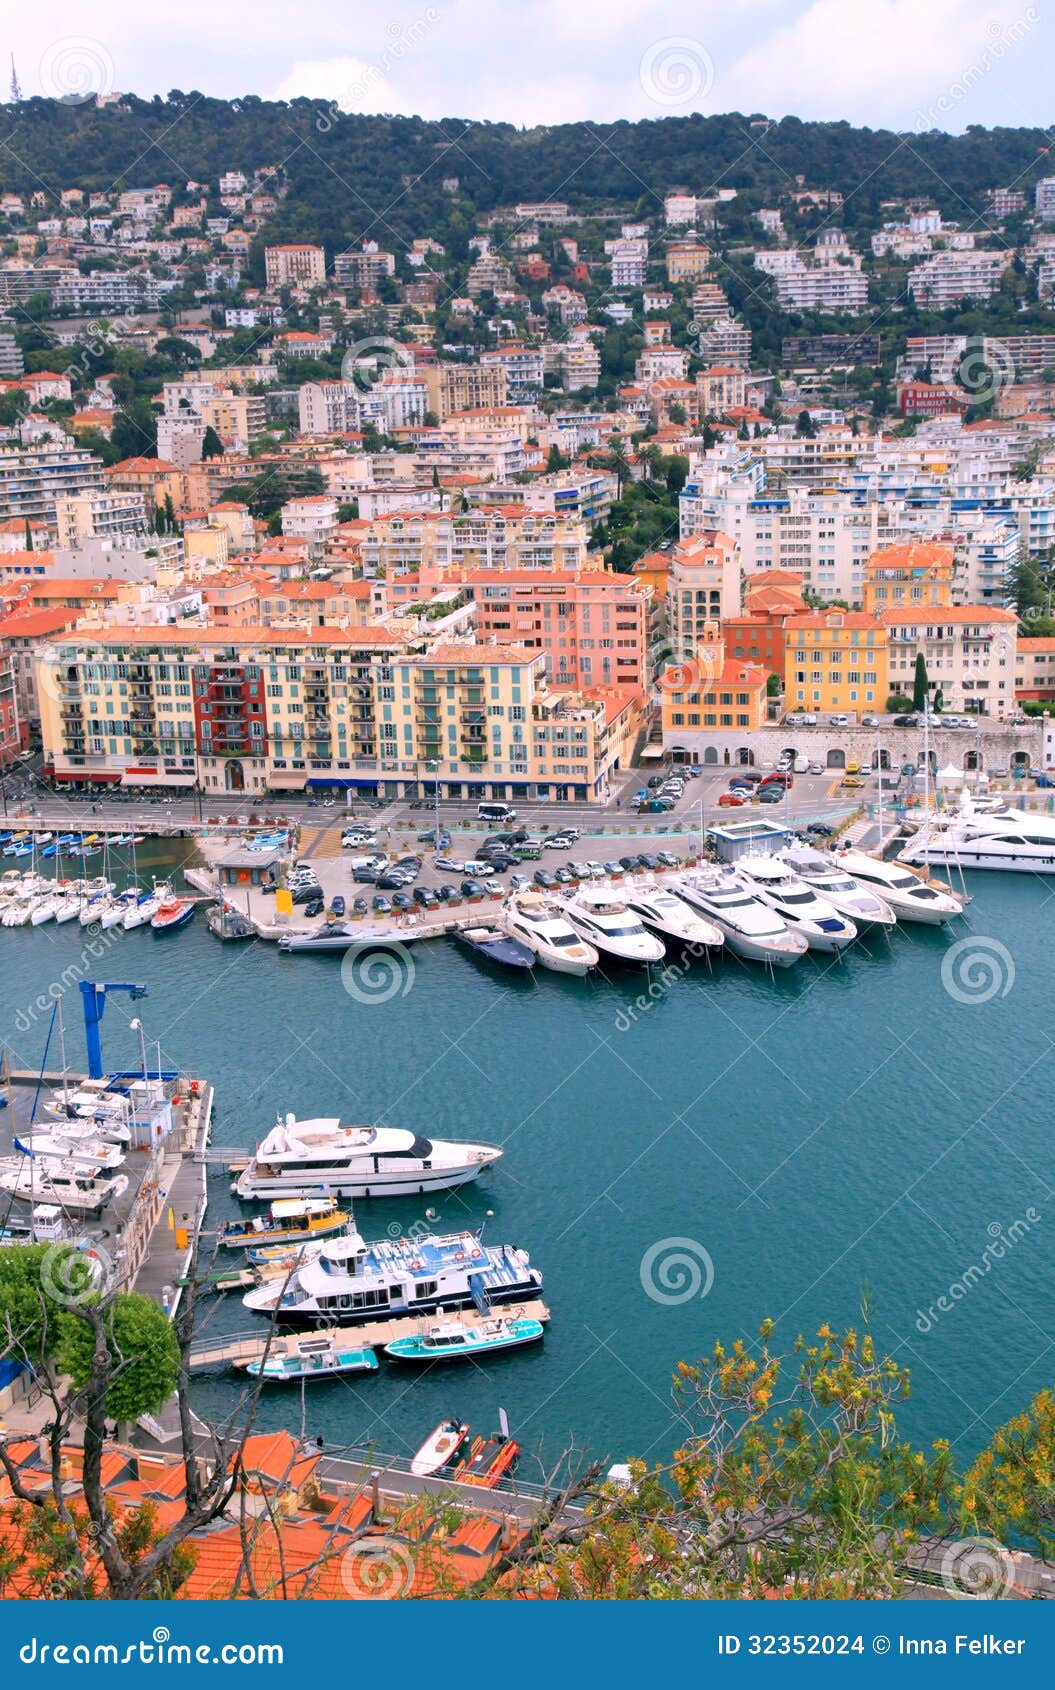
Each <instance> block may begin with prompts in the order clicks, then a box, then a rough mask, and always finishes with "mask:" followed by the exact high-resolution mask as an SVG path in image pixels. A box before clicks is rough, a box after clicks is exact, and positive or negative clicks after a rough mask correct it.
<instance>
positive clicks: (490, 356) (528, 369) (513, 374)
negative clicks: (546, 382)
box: [480, 342, 543, 400]
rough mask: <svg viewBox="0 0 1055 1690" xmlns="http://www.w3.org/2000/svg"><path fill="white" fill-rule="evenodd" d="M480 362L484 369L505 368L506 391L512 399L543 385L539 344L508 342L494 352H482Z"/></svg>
mask: <svg viewBox="0 0 1055 1690" xmlns="http://www.w3.org/2000/svg"><path fill="white" fill-rule="evenodd" d="M480 363H481V365H482V367H483V368H484V369H495V368H497V369H501V370H504V372H505V378H506V393H507V395H508V397H509V398H510V399H511V400H516V399H518V398H523V397H527V396H529V395H531V394H533V393H537V392H538V390H539V388H540V387H541V386H542V382H543V364H542V352H541V349H540V348H539V347H537V346H520V345H519V344H517V343H516V342H507V343H506V344H505V345H503V346H496V347H495V349H494V350H493V351H492V352H484V353H482V354H481V357H480Z"/></svg>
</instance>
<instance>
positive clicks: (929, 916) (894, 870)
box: [835, 850, 963, 927]
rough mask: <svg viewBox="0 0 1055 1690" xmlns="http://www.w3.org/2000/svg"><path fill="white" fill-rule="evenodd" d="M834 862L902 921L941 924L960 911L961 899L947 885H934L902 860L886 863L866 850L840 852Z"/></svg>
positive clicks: (960, 912)
mask: <svg viewBox="0 0 1055 1690" xmlns="http://www.w3.org/2000/svg"><path fill="white" fill-rule="evenodd" d="M835 860H836V862H837V863H838V864H839V867H840V868H844V869H845V870H846V871H847V873H848V874H851V875H853V878H854V879H855V880H858V881H860V882H861V884H862V885H863V886H868V887H871V888H872V890H873V891H875V892H878V894H879V896H880V897H881V898H883V899H884V900H885V902H886V903H888V904H889V905H890V908H891V909H892V910H893V912H894V914H895V915H896V916H897V917H898V919H899V920H901V921H922V922H925V923H926V924H927V925H928V926H930V927H941V926H943V925H944V923H945V922H947V921H952V919H953V918H954V916H958V915H961V914H962V913H963V900H962V899H961V898H958V897H957V896H956V895H955V893H953V892H951V891H950V890H949V888H948V887H947V886H940V885H933V884H932V883H931V882H930V881H928V880H926V879H924V878H922V877H921V876H920V875H919V874H916V873H915V872H914V871H913V870H912V869H908V868H906V867H905V866H904V864H903V863H896V862H895V863H885V862H883V861H882V860H881V858H879V857H870V856H869V855H868V853H867V852H866V851H853V850H848V851H840V852H838V853H837V855H836V858H835Z"/></svg>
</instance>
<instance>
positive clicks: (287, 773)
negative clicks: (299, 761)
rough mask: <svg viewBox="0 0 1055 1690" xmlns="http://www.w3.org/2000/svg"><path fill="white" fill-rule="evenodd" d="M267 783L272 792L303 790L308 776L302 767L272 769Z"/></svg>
mask: <svg viewBox="0 0 1055 1690" xmlns="http://www.w3.org/2000/svg"><path fill="white" fill-rule="evenodd" d="M267 784H268V786H269V787H270V788H271V790H272V792H303V791H304V788H305V787H306V786H307V784H308V776H307V773H306V772H305V771H304V770H303V769H272V771H271V773H270V774H269V775H268V777H267Z"/></svg>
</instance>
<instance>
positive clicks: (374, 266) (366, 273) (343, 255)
mask: <svg viewBox="0 0 1055 1690" xmlns="http://www.w3.org/2000/svg"><path fill="white" fill-rule="evenodd" d="M395 273H396V260H395V254H394V253H391V252H380V251H379V250H378V248H377V247H376V246H375V245H373V244H368V245H367V246H366V247H364V248H363V250H362V251H361V252H339V253H337V254H336V256H335V258H334V260H333V276H334V280H335V282H336V283H337V286H338V287H342V288H359V289H360V291H361V290H362V289H364V288H367V289H370V288H376V287H377V284H378V282H379V281H380V280H381V279H382V277H384V276H394V275H395Z"/></svg>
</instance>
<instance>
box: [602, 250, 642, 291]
mask: <svg viewBox="0 0 1055 1690" xmlns="http://www.w3.org/2000/svg"><path fill="white" fill-rule="evenodd" d="M607 244H608V246H609V247H610V248H611V251H610V254H609V258H610V262H611V275H612V286H613V287H614V288H642V287H644V285H645V272H646V270H647V269H648V242H647V241H646V240H640V239H634V240H618V241H610V242H608V243H607Z"/></svg>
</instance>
